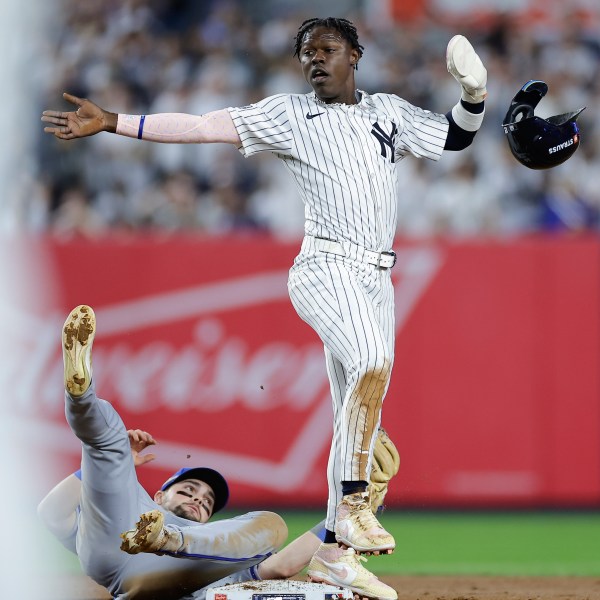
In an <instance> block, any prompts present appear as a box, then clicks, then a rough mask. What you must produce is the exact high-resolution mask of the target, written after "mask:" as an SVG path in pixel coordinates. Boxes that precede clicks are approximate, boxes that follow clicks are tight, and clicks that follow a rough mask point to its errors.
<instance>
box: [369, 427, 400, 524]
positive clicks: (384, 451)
mask: <svg viewBox="0 0 600 600" xmlns="http://www.w3.org/2000/svg"><path fill="white" fill-rule="evenodd" d="M399 468H400V454H399V453H398V450H397V448H396V446H395V445H394V442H392V440H391V439H390V437H389V436H388V434H387V432H386V431H385V429H383V428H382V427H380V428H379V431H378V432H377V437H376V438H375V447H374V449H373V464H372V466H371V477H370V481H369V486H368V489H367V491H368V493H369V500H370V502H371V510H372V511H373V513H374V514H376V513H378V512H382V511H383V509H384V505H383V501H384V499H385V495H386V494H387V491H388V483H389V481H390V479H392V477H394V476H395V475H396V474H397V473H398V469H399Z"/></svg>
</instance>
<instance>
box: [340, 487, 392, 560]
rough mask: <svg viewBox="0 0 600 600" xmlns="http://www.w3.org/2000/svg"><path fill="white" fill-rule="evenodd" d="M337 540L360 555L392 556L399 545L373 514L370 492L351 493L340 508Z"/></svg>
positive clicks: (344, 498) (345, 497)
mask: <svg viewBox="0 0 600 600" xmlns="http://www.w3.org/2000/svg"><path fill="white" fill-rule="evenodd" d="M335 539H336V540H337V542H338V543H339V544H343V545H344V546H348V547H349V548H354V550H356V552H358V553H359V554H391V553H392V552H393V551H394V548H395V547H396V542H395V541H394V538H393V536H391V535H390V534H389V533H388V532H387V531H386V530H385V529H384V528H383V527H382V526H381V524H380V523H379V521H378V520H377V517H375V515H374V514H373V512H372V511H371V505H370V502H369V495H368V493H367V492H358V493H356V494H349V495H347V496H344V497H343V498H342V501H341V502H340V503H339V504H338V506H337V516H336V520H335Z"/></svg>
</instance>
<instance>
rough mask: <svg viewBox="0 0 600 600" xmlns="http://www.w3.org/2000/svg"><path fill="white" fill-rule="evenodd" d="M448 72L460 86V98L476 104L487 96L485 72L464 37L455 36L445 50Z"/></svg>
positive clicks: (475, 53)
mask: <svg viewBox="0 0 600 600" xmlns="http://www.w3.org/2000/svg"><path fill="white" fill-rule="evenodd" d="M446 66H447V67H448V72H449V73H450V74H451V75H452V76H453V77H454V79H456V81H458V83H460V85H461V86H462V94H461V98H462V99H463V100H464V101H465V102H470V103H471V104H477V103H479V102H483V100H484V99H485V97H486V96H487V89H486V85H487V70H486V68H485V67H484V66H483V63H482V62H481V59H480V58H479V56H478V55H477V52H475V50H474V49H473V46H471V43H470V42H469V40H468V39H467V38H466V37H465V36H464V35H455V36H454V37H453V38H452V39H451V40H450V41H449V42H448V48H447V50H446Z"/></svg>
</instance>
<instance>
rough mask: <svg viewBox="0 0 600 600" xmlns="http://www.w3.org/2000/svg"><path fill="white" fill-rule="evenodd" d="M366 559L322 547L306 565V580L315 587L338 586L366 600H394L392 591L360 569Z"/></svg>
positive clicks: (332, 546)
mask: <svg viewBox="0 0 600 600" xmlns="http://www.w3.org/2000/svg"><path fill="white" fill-rule="evenodd" d="M366 560H367V559H366V558H364V557H362V556H358V555H357V554H356V552H355V551H354V550H353V549H352V548H340V546H338V545H337V544H321V545H320V546H319V548H318V550H317V551H316V552H315V554H314V555H313V557H312V559H311V561H310V563H309V565H308V577H309V579H310V581H314V582H316V583H328V584H330V585H340V586H342V587H345V588H348V589H349V590H352V592H353V593H354V594H355V597H357V596H358V597H359V598H368V599H369V600H397V599H398V594H397V593H396V590H394V588H391V587H390V586H389V585H386V584H385V583H383V581H379V579H377V577H375V575H373V573H371V572H370V571H368V570H367V569H365V567H363V566H362V564H361V561H364V562H366Z"/></svg>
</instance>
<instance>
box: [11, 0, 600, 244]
mask: <svg viewBox="0 0 600 600" xmlns="http://www.w3.org/2000/svg"><path fill="white" fill-rule="evenodd" d="M57 4H60V7H61V8H60V10H57V11H56V15H57V16H56V24H55V26H54V27H52V28H49V30H50V31H51V32H53V33H51V34H50V35H49V37H48V40H47V41H45V42H44V43H45V47H44V56H43V57H41V62H40V64H38V65H36V67H35V68H36V69H37V71H36V77H37V78H38V81H39V98H37V99H36V102H37V103H38V105H39V110H40V113H41V111H42V110H43V109H46V108H52V109H58V110H67V109H69V107H68V105H67V103H66V102H65V101H64V100H63V99H62V97H61V94H62V92H63V91H69V92H70V93H72V94H75V95H78V96H83V97H88V98H90V99H91V100H93V101H94V102H96V103H97V104H99V105H100V106H102V107H103V108H106V109H108V110H111V111H114V112H120V113H135V114H139V113H156V112H187V113H193V114H202V113H205V112H207V111H210V110H215V109H220V108H225V107H227V106H241V105H245V104H248V103H250V102H252V101H256V100H259V99H261V98H264V97H265V96H268V95H271V94H275V93H280V92H299V93H305V92H308V91H310V88H309V87H308V84H307V83H306V82H305V81H304V80H303V79H302V77H301V73H300V68H299V64H298V61H297V59H296V58H294V57H293V56H292V54H293V50H292V46H293V38H294V36H295V34H296V31H297V29H298V26H299V25H300V23H301V22H302V20H303V19H304V18H307V17H310V16H315V15H314V14H313V12H308V13H307V12H306V10H304V12H303V11H302V10H299V9H298V8H297V6H298V5H297V3H290V2H281V3H279V4H278V3H270V4H269V3H265V7H266V6H267V5H268V6H269V7H270V10H269V11H266V10H265V11H264V13H261V11H260V9H257V8H256V6H257V5H260V3H257V2H255V3H254V5H253V6H254V8H253V9H252V10H249V8H248V6H249V5H251V3H248V2H243V0H235V1H234V0H215V1H209V0H203V1H202V2H199V1H197V0H86V1H85V2H81V1H78V0H61V1H60V3H57ZM290 4H291V5H294V6H296V8H295V9H291V8H289V6H290ZM373 4H374V3H373V2H366V1H365V2H364V3H363V2H360V0H356V1H355V2H352V3H351V5H352V9H351V10H350V11H349V12H348V13H347V14H344V15H336V16H346V17H347V18H350V19H351V20H352V21H353V22H354V23H355V24H356V26H357V28H358V31H359V39H360V42H361V43H362V45H363V46H364V47H365V52H364V56H363V58H362V60H361V62H360V65H359V70H358V72H357V83H358V87H359V88H360V89H364V90H366V91H367V92H377V91H380V92H388V93H395V94H398V95H399V96H401V97H403V98H405V99H407V100H409V101H410V102H412V103H414V104H416V105H418V106H421V107H423V108H427V109H430V110H433V111H436V112H442V113H445V112H447V111H448V110H450V109H451V107H452V106H453V105H454V104H455V103H456V102H457V100H458V98H459V95H460V91H459V87H458V84H457V83H456V81H455V80H454V79H453V78H452V77H451V76H450V75H449V74H448V73H447V71H446V65H445V48H446V44H447V42H448V40H449V39H450V38H451V37H452V35H454V34H455V33H458V32H460V33H463V34H465V35H467V37H469V39H470V40H471V41H472V43H473V45H474V46H475V47H476V49H477V50H478V52H479V53H480V55H481V57H482V59H483V61H484V64H485V65H486V66H487V69H488V74H489V75H488V76H489V83H488V91H489V98H488V101H487V103H486V117H485V122H484V126H483V128H482V130H481V131H480V132H479V133H478V135H477V137H476V139H475V142H474V145H473V146H471V148H470V149H468V150H467V151H463V152H460V153H450V152H447V153H445V154H444V156H443V158H442V160H441V161H440V162H438V163H432V162H430V161H426V160H414V159H410V158H409V159H406V160H404V161H402V162H401V163H399V166H398V170H399V177H400V194H399V199H398V202H399V220H398V234H399V235H401V236H406V237H410V238H423V237H432V236H446V237H451V238H469V237H474V236H478V237H479V236H485V237H489V236H493V237H501V236H511V235H518V234H522V233H529V232H537V231H542V230H547V231H564V230H566V231H570V232H581V231H590V230H594V231H595V230H597V229H598V228H599V227H600V218H599V216H600V185H598V183H597V178H598V173H600V42H599V40H600V29H599V27H598V20H597V18H596V17H597V16H598V15H595V14H593V10H592V12H591V13H590V11H587V12H586V11H581V10H574V9H569V8H568V5H569V4H570V3H564V7H563V8H562V9H559V10H561V14H559V15H556V14H554V15H553V18H552V19H540V20H539V21H535V20H532V19H529V18H524V17H523V15H520V14H518V13H511V12H505V13H501V12H497V13H494V12H493V11H492V13H491V14H488V15H486V18H485V19H479V20H477V19H473V20H471V21H469V20H465V19H464V18H463V20H462V21H457V19H456V17H448V18H442V13H441V12H440V13H439V14H436V13H435V11H432V10H429V11H426V13H425V14H424V15H421V18H419V19H416V20H410V21H408V20H407V21H402V20H397V21H394V20H393V19H391V18H388V17H389V13H388V14H387V15H386V14H384V15H381V14H380V15H379V16H377V14H375V13H376V11H374V10H373ZM551 4H552V3H551ZM273 6H275V8H273ZM277 6H279V9H277ZM596 10H598V12H600V9H596ZM317 16H327V15H325V14H318V15H317ZM32 68H33V67H32ZM529 79H542V80H544V81H546V83H548V85H549V93H548V95H547V96H546V98H544V99H543V100H542V102H541V103H540V105H539V106H538V110H537V111H536V114H538V115H540V116H543V117H547V116H551V115H554V114H559V113H563V112H568V111H571V110H575V109H578V108H580V107H583V106H586V107H587V109H586V110H585V111H584V112H583V113H582V115H581V116H580V118H579V124H580V126H581V129H582V142H581V146H580V148H579V150H578V151H577V152H576V153H575V155H574V156H573V157H572V158H571V159H570V160H569V161H568V162H567V163H565V164H563V165H561V166H559V167H556V168H554V169H551V170H549V171H532V170H529V169H527V168H525V167H523V166H522V165H520V164H519V163H517V162H516V161H515V159H514V158H513V157H512V155H511V154H510V152H509V150H508V144H507V142H506V140H505V139H504V133H503V130H502V127H501V123H502V120H503V117H504V115H505V113H506V110H507V108H508V105H509V103H510V100H511V99H512V97H513V96H514V94H515V93H516V92H517V90H518V89H519V88H520V87H521V86H522V85H523V84H524V83H525V82H526V81H528V80H529ZM42 130H43V126H42V124H41V123H40V127H39V134H38V135H39V139H38V140H36V146H35V148H36V156H35V160H33V161H31V164H30V165H28V168H27V169H25V170H24V172H23V173H21V174H20V177H21V178H22V179H23V181H22V182H21V185H20V186H19V190H20V191H19V194H18V195H19V197H18V198H16V199H13V203H14V212H15V216H14V227H15V228H16V229H18V230H19V231H27V232H44V233H45V232H51V233H54V234H57V235H62V236H73V235H81V236H90V237H94V236H99V235H103V234H105V233H107V232H111V233H112V232H114V231H124V232H128V231H137V230H160V231H161V232H182V231H186V230H187V231H202V232H206V233H209V234H220V233H229V232H239V233H244V234H256V233H266V234H269V235H275V236H278V237H282V238H296V237H299V236H301V235H302V228H303V206H302V203H301V201H300V200H299V196H298V193H297V191H296V189H295V187H294V183H293V181H292V178H291V177H289V175H288V174H287V172H285V171H284V167H283V166H282V165H281V164H280V161H278V160H276V159H275V158H273V157H272V156H260V157H254V158H251V159H244V158H243V157H242V156H241V155H240V154H239V153H238V152H237V150H236V149H234V148H232V147H230V146H227V145H206V146H201V145H164V144H152V143H146V142H139V141H138V140H131V139H127V138H123V137H121V136H114V135H105V134H103V135H98V136H95V137H93V138H87V139H85V140H77V141H75V142H64V141H58V140H56V139H54V138H53V137H52V136H49V135H45V134H43V132H42Z"/></svg>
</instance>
